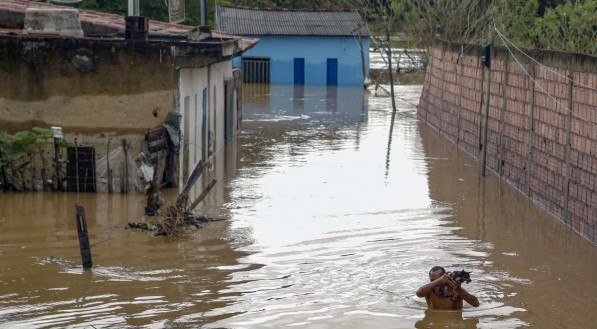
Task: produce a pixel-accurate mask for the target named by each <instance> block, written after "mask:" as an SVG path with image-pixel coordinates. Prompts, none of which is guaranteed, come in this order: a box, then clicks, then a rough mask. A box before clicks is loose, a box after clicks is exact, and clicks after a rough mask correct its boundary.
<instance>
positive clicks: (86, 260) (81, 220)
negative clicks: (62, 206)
mask: <svg viewBox="0 0 597 329" xmlns="http://www.w3.org/2000/svg"><path fill="white" fill-rule="evenodd" d="M75 212H76V224H77V233H78V234H79V249H81V261H82V262H83V268H84V269H90V268H91V267H92V266H93V261H92V260H91V246H90V245H89V235H88V233H87V219H86V218H85V208H83V206H82V205H81V204H80V203H78V202H77V203H76V204H75Z"/></svg>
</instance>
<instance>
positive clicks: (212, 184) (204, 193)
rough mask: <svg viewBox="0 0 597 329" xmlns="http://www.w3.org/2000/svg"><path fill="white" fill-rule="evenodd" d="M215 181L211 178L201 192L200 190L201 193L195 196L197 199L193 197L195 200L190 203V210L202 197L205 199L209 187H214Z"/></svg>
mask: <svg viewBox="0 0 597 329" xmlns="http://www.w3.org/2000/svg"><path fill="white" fill-rule="evenodd" d="M217 182H218V181H217V180H215V179H212V180H211V182H209V185H207V187H206V188H205V189H204V190H203V192H201V194H200V195H199V196H198V197H197V199H195V201H193V203H192V204H191V207H190V208H189V209H190V210H191V211H192V210H193V209H195V207H197V205H198V204H199V202H201V201H202V200H203V199H205V197H206V196H207V194H208V193H209V191H211V189H212V188H213V187H214V185H216V183H217Z"/></svg>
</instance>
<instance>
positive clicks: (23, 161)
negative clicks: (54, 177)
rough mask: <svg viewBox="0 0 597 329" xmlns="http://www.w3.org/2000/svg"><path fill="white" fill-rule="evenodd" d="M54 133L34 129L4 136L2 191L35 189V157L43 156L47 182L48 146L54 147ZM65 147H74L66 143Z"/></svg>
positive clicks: (0, 141)
mask: <svg viewBox="0 0 597 329" xmlns="http://www.w3.org/2000/svg"><path fill="white" fill-rule="evenodd" d="M51 138H52V132H51V131H50V129H47V128H39V127H34V128H32V129H31V130H25V131H19V132H17V133H15V134H14V135H8V134H3V133H0V190H7V189H15V190H18V191H23V190H34V189H35V181H36V177H35V174H36V170H35V161H34V156H35V155H39V157H40V160H41V164H42V168H41V176H42V180H44V179H46V178H47V177H45V176H46V170H45V165H46V159H45V156H44V154H45V151H44V147H47V146H49V145H50V143H49V142H50V139H51ZM60 146H61V147H68V146H70V144H68V143H66V142H64V141H63V142H62V143H61V144H60Z"/></svg>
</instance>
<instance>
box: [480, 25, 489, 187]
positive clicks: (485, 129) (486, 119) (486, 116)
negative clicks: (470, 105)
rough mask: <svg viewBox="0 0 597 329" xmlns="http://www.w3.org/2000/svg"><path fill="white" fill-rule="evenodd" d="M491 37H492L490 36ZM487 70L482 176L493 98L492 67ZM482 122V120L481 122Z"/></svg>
mask: <svg viewBox="0 0 597 329" xmlns="http://www.w3.org/2000/svg"><path fill="white" fill-rule="evenodd" d="M490 33H491V32H490ZM490 39H491V37H490ZM486 71H487V86H486V89H485V120H484V121H485V122H484V124H483V126H484V130H483V142H482V145H481V146H482V152H483V153H482V156H483V158H482V160H481V176H485V174H486V173H485V167H487V133H488V131H489V103H490V100H491V67H487V68H486ZM479 124H481V122H479Z"/></svg>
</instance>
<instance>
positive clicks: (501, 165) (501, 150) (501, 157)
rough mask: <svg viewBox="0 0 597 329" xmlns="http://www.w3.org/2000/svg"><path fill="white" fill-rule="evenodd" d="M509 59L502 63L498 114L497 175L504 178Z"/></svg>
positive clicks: (507, 57)
mask: <svg viewBox="0 0 597 329" xmlns="http://www.w3.org/2000/svg"><path fill="white" fill-rule="evenodd" d="M509 59H510V54H508V55H506V60H505V61H504V65H505V66H504V72H503V76H502V109H501V112H500V141H499V150H498V154H499V158H498V173H499V175H500V177H502V176H504V149H505V147H504V133H505V131H504V130H505V128H504V127H505V126H506V124H505V123H504V121H505V116H506V104H507V102H506V87H507V86H508V77H509V73H508V61H509Z"/></svg>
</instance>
